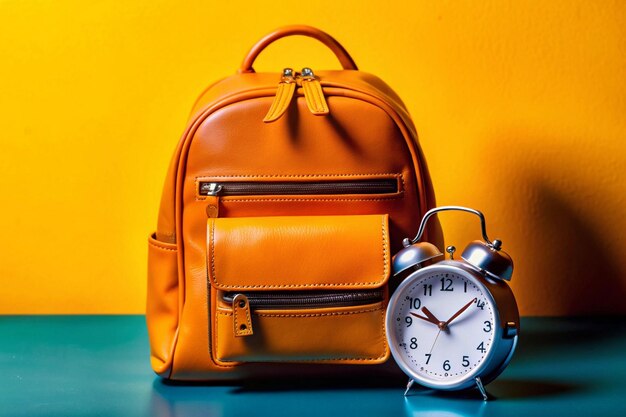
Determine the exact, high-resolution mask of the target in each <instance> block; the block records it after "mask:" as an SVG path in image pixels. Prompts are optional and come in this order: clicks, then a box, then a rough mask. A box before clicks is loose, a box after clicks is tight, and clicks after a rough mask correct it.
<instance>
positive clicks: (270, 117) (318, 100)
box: [263, 67, 330, 123]
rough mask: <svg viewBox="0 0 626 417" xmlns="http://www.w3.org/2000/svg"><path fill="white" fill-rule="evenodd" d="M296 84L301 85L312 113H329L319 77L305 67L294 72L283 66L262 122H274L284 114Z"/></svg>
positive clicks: (321, 114) (320, 114) (317, 114)
mask: <svg viewBox="0 0 626 417" xmlns="http://www.w3.org/2000/svg"><path fill="white" fill-rule="evenodd" d="M297 86H300V87H302V91H303V93H304V99H305V100H306V105H307V107H308V108H309V111H310V112H311V113H312V114H314V115H316V116H323V115H326V114H328V113H329V111H330V110H329V109H328V103H327V102H326V98H325V97H324V90H323V89H322V84H320V81H319V78H318V77H316V76H315V74H314V73H313V70H312V69H311V68H308V67H305V68H302V72H294V70H293V69H292V68H285V69H284V70H283V72H282V75H281V77H280V82H279V83H278V89H277V90H276V95H275V96H274V100H273V101H272V105H271V106H270V108H269V110H268V111H267V114H266V115H265V117H264V118H263V122H264V123H271V122H275V121H276V120H278V119H280V118H281V117H282V115H283V114H285V112H286V111H287V109H288V108H289V104H290V103H291V101H292V99H293V96H294V94H295V92H296V87H297Z"/></svg>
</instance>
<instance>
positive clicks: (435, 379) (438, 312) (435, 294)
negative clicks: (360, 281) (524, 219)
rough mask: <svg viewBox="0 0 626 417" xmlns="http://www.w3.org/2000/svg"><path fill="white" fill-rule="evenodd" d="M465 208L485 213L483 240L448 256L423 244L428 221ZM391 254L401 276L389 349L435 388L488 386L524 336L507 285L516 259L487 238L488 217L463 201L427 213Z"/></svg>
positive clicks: (416, 378) (389, 322) (392, 304)
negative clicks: (486, 218) (401, 245)
mask: <svg viewBox="0 0 626 417" xmlns="http://www.w3.org/2000/svg"><path fill="white" fill-rule="evenodd" d="M451 210H453V211H463V212H468V213H473V214H475V215H477V216H478V217H479V218H480V222H481V228H482V237H483V240H475V241H473V242H471V243H470V244H469V245H467V247H466V248H465V250H463V252H462V253H461V257H460V259H456V258H455V257H454V253H455V248H454V247H453V246H448V247H447V249H446V251H447V252H448V254H449V259H443V258H444V255H443V253H442V252H441V251H440V250H439V249H438V248H437V247H436V246H435V245H433V244H431V243H428V242H420V239H421V238H422V235H423V233H424V229H425V228H426V223H427V222H428V219H429V218H430V217H431V216H433V215H434V214H436V213H439V212H443V211H451ZM403 246H404V248H403V249H401V250H400V251H399V252H398V253H397V254H396V255H395V256H394V258H393V269H394V276H395V277H396V278H400V279H402V282H401V284H400V285H399V286H398V288H397V289H396V290H395V292H394V293H393V295H392V297H391V299H390V301H389V305H388V307H387V316H386V332H387V339H388V341H389V346H390V348H391V353H392V355H393V357H394V359H395V361H396V363H397V364H398V366H399V367H400V368H401V369H402V370H403V371H404V372H405V373H406V374H407V375H408V376H409V378H410V379H409V384H408V385H407V389H406V391H405V395H406V394H407V393H408V392H409V390H410V388H411V386H412V385H413V383H414V382H417V383H419V384H421V385H423V386H425V387H429V388H433V389H438V390H462V389H467V388H471V387H477V388H478V389H479V390H480V392H481V394H482V396H483V399H484V400H487V399H488V396H487V393H486V391H485V388H484V386H485V385H486V384H488V383H489V382H491V381H493V380H494V379H495V378H496V377H497V376H498V375H500V373H501V372H502V371H503V370H504V368H505V367H506V366H507V365H508V363H509V362H510V360H511V357H512V356H513V353H514V351H515V347H516V345H517V340H518V334H519V312H518V309H517V303H516V302H515V297H514V296H513V292H512V291H511V289H510V287H509V286H508V284H507V281H509V280H510V279H511V275H512V273H513V261H512V260H511V257H510V256H509V255H508V254H507V253H506V252H504V251H503V250H502V242H501V241H500V240H493V241H491V240H489V238H488V237H487V231H486V226H485V217H484V216H483V214H482V213H481V212H479V211H477V210H473V209H470V208H466V207H459V206H445V207H438V208H434V209H432V210H430V211H428V212H427V213H426V214H425V215H424V217H423V218H422V221H421V223H420V226H419V230H418V232H417V235H416V236H415V238H414V239H412V240H409V239H408V238H407V239H404V241H403Z"/></svg>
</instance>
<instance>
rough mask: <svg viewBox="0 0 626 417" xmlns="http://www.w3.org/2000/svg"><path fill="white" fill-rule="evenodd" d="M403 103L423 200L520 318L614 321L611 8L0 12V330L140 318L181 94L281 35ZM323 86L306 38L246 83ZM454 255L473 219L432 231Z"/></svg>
mask: <svg viewBox="0 0 626 417" xmlns="http://www.w3.org/2000/svg"><path fill="white" fill-rule="evenodd" d="M293 23H305V24H311V25H315V26H319V27H321V28H323V29H325V30H327V31H329V32H330V33H332V34H333V35H334V36H335V37H337V38H338V39H339V40H340V41H342V43H344V45H345V46H346V48H347V49H348V50H349V51H350V52H351V53H352V55H353V56H354V58H355V60H356V61H357V63H358V64H359V66H360V67H361V68H362V69H363V70H365V71H368V72H372V73H375V74H377V75H379V76H381V77H382V78H383V79H384V80H386V81H387V82H388V83H389V84H390V85H391V86H392V87H393V88H395V89H396V90H397V91H398V93H399V94H400V95H401V96H402V97H403V98H404V100H405V101H406V103H407V105H408V107H409V110H410V111H411V113H412V115H413V117H414V119H415V123H416V125H417V127H418V130H419V132H420V135H421V142H422V145H423V148H424V150H425V153H426V155H427V158H428V161H429V164H430V169H431V172H432V176H433V179H434V182H435V185H436V189H437V195H438V200H439V203H440V204H462V205H468V206H471V207H475V208H479V209H481V210H483V211H484V212H485V214H486V215H487V220H488V227H489V231H490V233H491V235H492V236H497V237H500V238H502V239H503V240H504V243H505V249H508V251H509V252H510V254H511V255H512V256H513V257H514V259H515V261H516V271H515V275H514V279H513V287H514V290H515V291H516V294H517V295H518V299H519V301H520V306H521V310H522V313H524V314H531V315H538V314H582V313H598V312H609V311H621V312H626V302H624V301H623V299H624V297H625V296H626V266H625V264H626V261H624V260H623V256H622V254H623V252H624V250H623V248H624V246H625V245H626V237H625V236H626V233H625V232H626V218H625V216H624V215H625V214H626V209H625V205H626V201H625V195H626V181H624V179H623V175H624V173H625V169H624V168H625V167H626V164H625V162H626V152H625V150H626V145H625V143H626V82H625V80H626V78H625V76H626V3H624V2H619V1H615V2H609V1H603V2H589V1H570V0H559V1H539V0H538V1H510V2H506V1H492V0H490V1H421V2H417V1H396V2H382V1H365V0H360V1H343V2H342V1H339V0H330V1H327V0H318V1H315V2H311V3H310V4H309V5H303V3H297V2H296V3H294V2H291V3H288V2H287V3H285V2H277V1H271V2H266V1H264V2H243V1H220V2H215V1H199V0H195V1H186V2H181V1H174V0H153V1H145V0H144V1H114V0H108V1H78V0H74V1H72V0H49V1H43V0H42V1H24V0H0V128H1V130H0V132H1V133H0V138H1V139H0V140H1V141H2V142H1V145H2V146H1V149H0V190H1V192H2V200H1V204H0V230H1V231H2V238H1V239H0V313H140V312H142V311H143V307H144V298H145V265H146V237H147V235H148V233H149V232H150V231H151V230H153V228H154V226H155V223H156V216H157V204H158V201H159V198H160V192H161V185H162V181H163V178H164V174H165V169H166V166H167V163H168V161H169V158H170V155H171V152H172V150H173V149H174V146H175V143H176V141H177V140H178V137H179V135H180V133H181V132H182V130H183V128H184V126H185V121H186V116H187V113H188V111H189V109H190V107H191V105H192V103H193V101H194V99H195V97H196V95H197V94H198V93H199V92H200V91H201V90H202V89H203V88H204V86H205V85H207V84H208V83H210V82H212V81H214V80H216V79H218V78H221V77H224V76H226V75H229V74H231V73H233V72H234V71H235V70H236V68H237V66H238V65H239V63H240V61H241V59H242V58H243V55H244V53H245V52H246V51H247V49H248V48H249V47H250V46H251V45H252V44H253V43H254V42H255V41H256V40H257V38H259V37H260V36H262V35H264V34H265V33H266V32H268V31H270V30H272V29H274V28H275V27H278V26H282V25H285V24H293ZM288 65H291V66H294V67H301V66H305V65H310V66H312V67H313V68H335V67H337V64H336V62H335V60H334V59H333V57H332V55H331V54H330V53H329V52H327V51H325V50H324V49H323V48H322V47H321V46H318V45H317V44H316V43H315V42H314V41H312V40H308V39H297V40H294V41H292V40H284V41H281V42H280V43H278V44H276V45H274V46H272V47H271V48H270V49H269V50H268V51H267V53H266V54H264V55H262V57H261V59H260V61H259V65H258V68H257V69H260V70H272V71H276V70H279V69H280V68H283V67H284V66H288ZM443 224H444V227H445V229H446V230H447V231H448V237H449V238H450V239H449V242H448V243H452V244H455V245H456V246H458V247H462V246H463V245H464V243H465V242H466V241H468V240H470V239H473V238H477V237H478V229H477V224H476V222H475V220H474V219H473V218H470V217H465V216H463V215H452V214H448V215H446V217H444V218H443Z"/></svg>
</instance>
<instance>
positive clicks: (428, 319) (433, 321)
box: [409, 312, 439, 326]
mask: <svg viewBox="0 0 626 417" xmlns="http://www.w3.org/2000/svg"><path fill="white" fill-rule="evenodd" d="M409 314H411V315H412V316H413V317H417V318H418V319H422V320H424V321H427V322H429V323H433V324H435V325H437V326H438V325H439V321H438V320H437V319H435V320H433V319H432V318H429V317H424V316H421V315H419V314H417V313H413V312H411V313H409Z"/></svg>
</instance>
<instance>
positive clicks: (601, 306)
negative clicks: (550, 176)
mask: <svg viewBox="0 0 626 417" xmlns="http://www.w3.org/2000/svg"><path fill="white" fill-rule="evenodd" d="M533 193H534V194H535V198H536V201H535V209H534V210H532V211H533V212H534V214H533V215H532V216H533V217H531V218H530V219H527V221H530V222H531V223H530V224H529V225H528V227H527V234H528V237H529V239H527V240H526V241H525V243H524V245H526V247H525V248H524V253H526V254H531V253H536V254H537V255H536V257H534V258H533V259H532V260H526V262H532V263H535V265H533V266H532V268H530V269H531V270H532V271H534V273H531V274H528V276H525V277H524V279H525V280H526V283H527V284H526V285H525V286H526V289H527V291H528V290H529V291H528V292H529V293H530V294H527V297H528V296H530V297H532V296H533V295H532V294H533V293H537V296H538V300H542V299H543V300H544V302H549V303H550V305H551V307H550V310H552V311H555V312H557V313H562V314H568V315H571V314H603V313H615V312H624V308H625V306H626V303H624V297H625V296H626V288H625V285H624V282H623V280H622V277H621V268H620V266H621V265H620V264H619V263H618V262H619V259H616V258H615V257H614V256H611V252H612V248H611V247H610V246H611V238H610V237H609V236H602V235H601V234H600V233H599V231H598V230H596V229H595V228H594V225H593V222H592V220H593V219H591V218H588V217H586V216H584V215H582V214H581V212H583V210H580V208H579V207H576V205H575V203H572V202H570V201H567V200H566V199H565V198H563V197H562V196H561V195H560V194H559V192H558V190H556V189H552V188H550V186H548V185H547V184H546V183H543V182H536V183H535V184H534V190H533ZM577 209H578V210H577ZM542 291H547V292H548V293H547V294H543V296H540V295H541V294H539V292H542ZM537 308H539V309H540V310H543V309H545V306H537ZM533 309H534V308H533Z"/></svg>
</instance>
